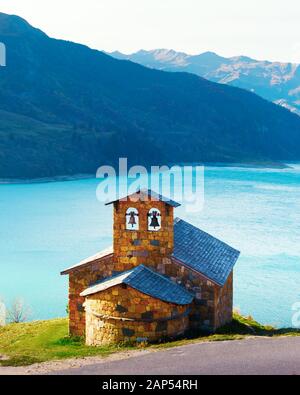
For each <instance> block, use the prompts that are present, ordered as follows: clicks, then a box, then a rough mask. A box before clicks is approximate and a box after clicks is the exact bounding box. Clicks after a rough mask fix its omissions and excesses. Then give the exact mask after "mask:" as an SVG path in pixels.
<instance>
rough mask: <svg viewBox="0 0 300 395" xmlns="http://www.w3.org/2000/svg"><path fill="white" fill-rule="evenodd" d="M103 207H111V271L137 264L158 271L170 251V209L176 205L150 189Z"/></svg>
mask: <svg viewBox="0 0 300 395" xmlns="http://www.w3.org/2000/svg"><path fill="white" fill-rule="evenodd" d="M107 204H113V206H114V214H113V215H114V221H113V222H114V225H113V227H114V228H113V239H114V240H113V243H114V260H115V262H114V271H115V272H122V271H126V270H130V269H132V268H133V267H135V266H139V265H141V264H143V265H145V266H149V267H153V268H154V269H156V270H159V265H161V264H162V260H163V258H166V257H168V256H170V255H171V254H172V252H173V248H174V208H175V207H178V206H180V204H179V203H176V202H174V201H172V200H168V199H166V198H164V197H163V196H161V195H158V194H156V193H154V192H152V191H150V190H141V191H138V192H136V193H134V194H133V195H130V196H127V197H125V198H123V199H120V200H116V201H113V202H110V203H107Z"/></svg>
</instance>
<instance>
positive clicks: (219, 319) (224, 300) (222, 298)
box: [215, 272, 233, 328]
mask: <svg viewBox="0 0 300 395" xmlns="http://www.w3.org/2000/svg"><path fill="white" fill-rule="evenodd" d="M232 313H233V272H231V274H230V275H229V277H228V279H227V281H226V284H225V285H224V287H223V288H219V287H218V288H217V289H216V293H215V327H216V328H219V327H221V326H223V325H225V324H228V323H230V322H231V321H232Z"/></svg>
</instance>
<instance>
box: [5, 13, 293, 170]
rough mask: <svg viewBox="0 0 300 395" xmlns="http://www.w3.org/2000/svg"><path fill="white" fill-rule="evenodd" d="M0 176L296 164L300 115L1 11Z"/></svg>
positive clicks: (239, 91) (240, 90) (195, 76)
mask: <svg viewBox="0 0 300 395" xmlns="http://www.w3.org/2000/svg"><path fill="white" fill-rule="evenodd" d="M0 42H3V43H4V44H5V45H6V49H7V61H6V63H7V66H6V67H0V178H39V177H53V176H59V175H74V174H78V173H93V174H95V172H96V169H97V167H98V166H101V165H103V164H107V165H109V164H115V163H117V161H118V158H119V157H128V159H129V164H140V165H146V166H149V165H163V164H170V163H178V162H253V161H255V162H265V161H273V162H274V161H284V160H287V161H292V160H299V159H300V117H298V116H296V115H295V114H292V113H291V112H290V111H287V110H286V109H284V108H282V107H280V106H277V105H275V104H273V103H271V102H268V101H266V100H264V99H262V98H261V97H259V96H257V95H256V94H254V93H251V92H248V91H246V90H243V89H239V88H236V87H231V86H228V85H224V84H218V83H215V82H211V81H208V80H207V79H204V78H202V77H199V76H197V75H195V74H190V73H186V72H182V73H172V72H165V71H160V70H154V69H151V68H147V67H144V66H141V65H138V64H136V63H133V62H131V61H127V60H118V59H115V58H113V57H111V56H108V55H107V54H105V53H103V52H100V51H97V50H93V49H91V48H89V47H87V46H84V45H80V44H76V43H72V42H68V41H63V40H57V39H53V38H50V37H49V36H47V35H46V34H45V33H43V32H42V31H41V30H39V29H36V28H34V27H32V26H31V25H30V24H29V23H28V22H26V21H25V20H24V19H22V18H20V17H18V16H14V15H7V14H3V13H0Z"/></svg>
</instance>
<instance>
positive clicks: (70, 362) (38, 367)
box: [0, 350, 154, 376]
mask: <svg viewBox="0 0 300 395" xmlns="http://www.w3.org/2000/svg"><path fill="white" fill-rule="evenodd" d="M153 351H154V350H152V351H150V350H133V351H126V352H118V353H115V354H112V355H110V356H108V357H87V358H75V359H66V360H63V361H51V362H43V363H37V364H34V365H31V366H27V367H17V368H15V367H1V366H0V376H1V375H45V374H51V373H54V372H57V371H60V370H66V369H75V368H77V369H78V368H81V367H83V366H88V365H93V364H95V363H97V364H99V363H105V362H110V361H119V360H121V359H127V358H132V357H135V356H140V355H145V354H148V353H150V352H153Z"/></svg>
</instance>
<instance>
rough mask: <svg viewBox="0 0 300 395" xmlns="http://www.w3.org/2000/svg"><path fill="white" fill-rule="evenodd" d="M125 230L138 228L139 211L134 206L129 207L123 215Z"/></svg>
mask: <svg viewBox="0 0 300 395" xmlns="http://www.w3.org/2000/svg"><path fill="white" fill-rule="evenodd" d="M125 221H126V230H132V231H135V230H139V212H138V210H137V209H136V208H133V207H130V208H129V209H127V211H126V216H125Z"/></svg>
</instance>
